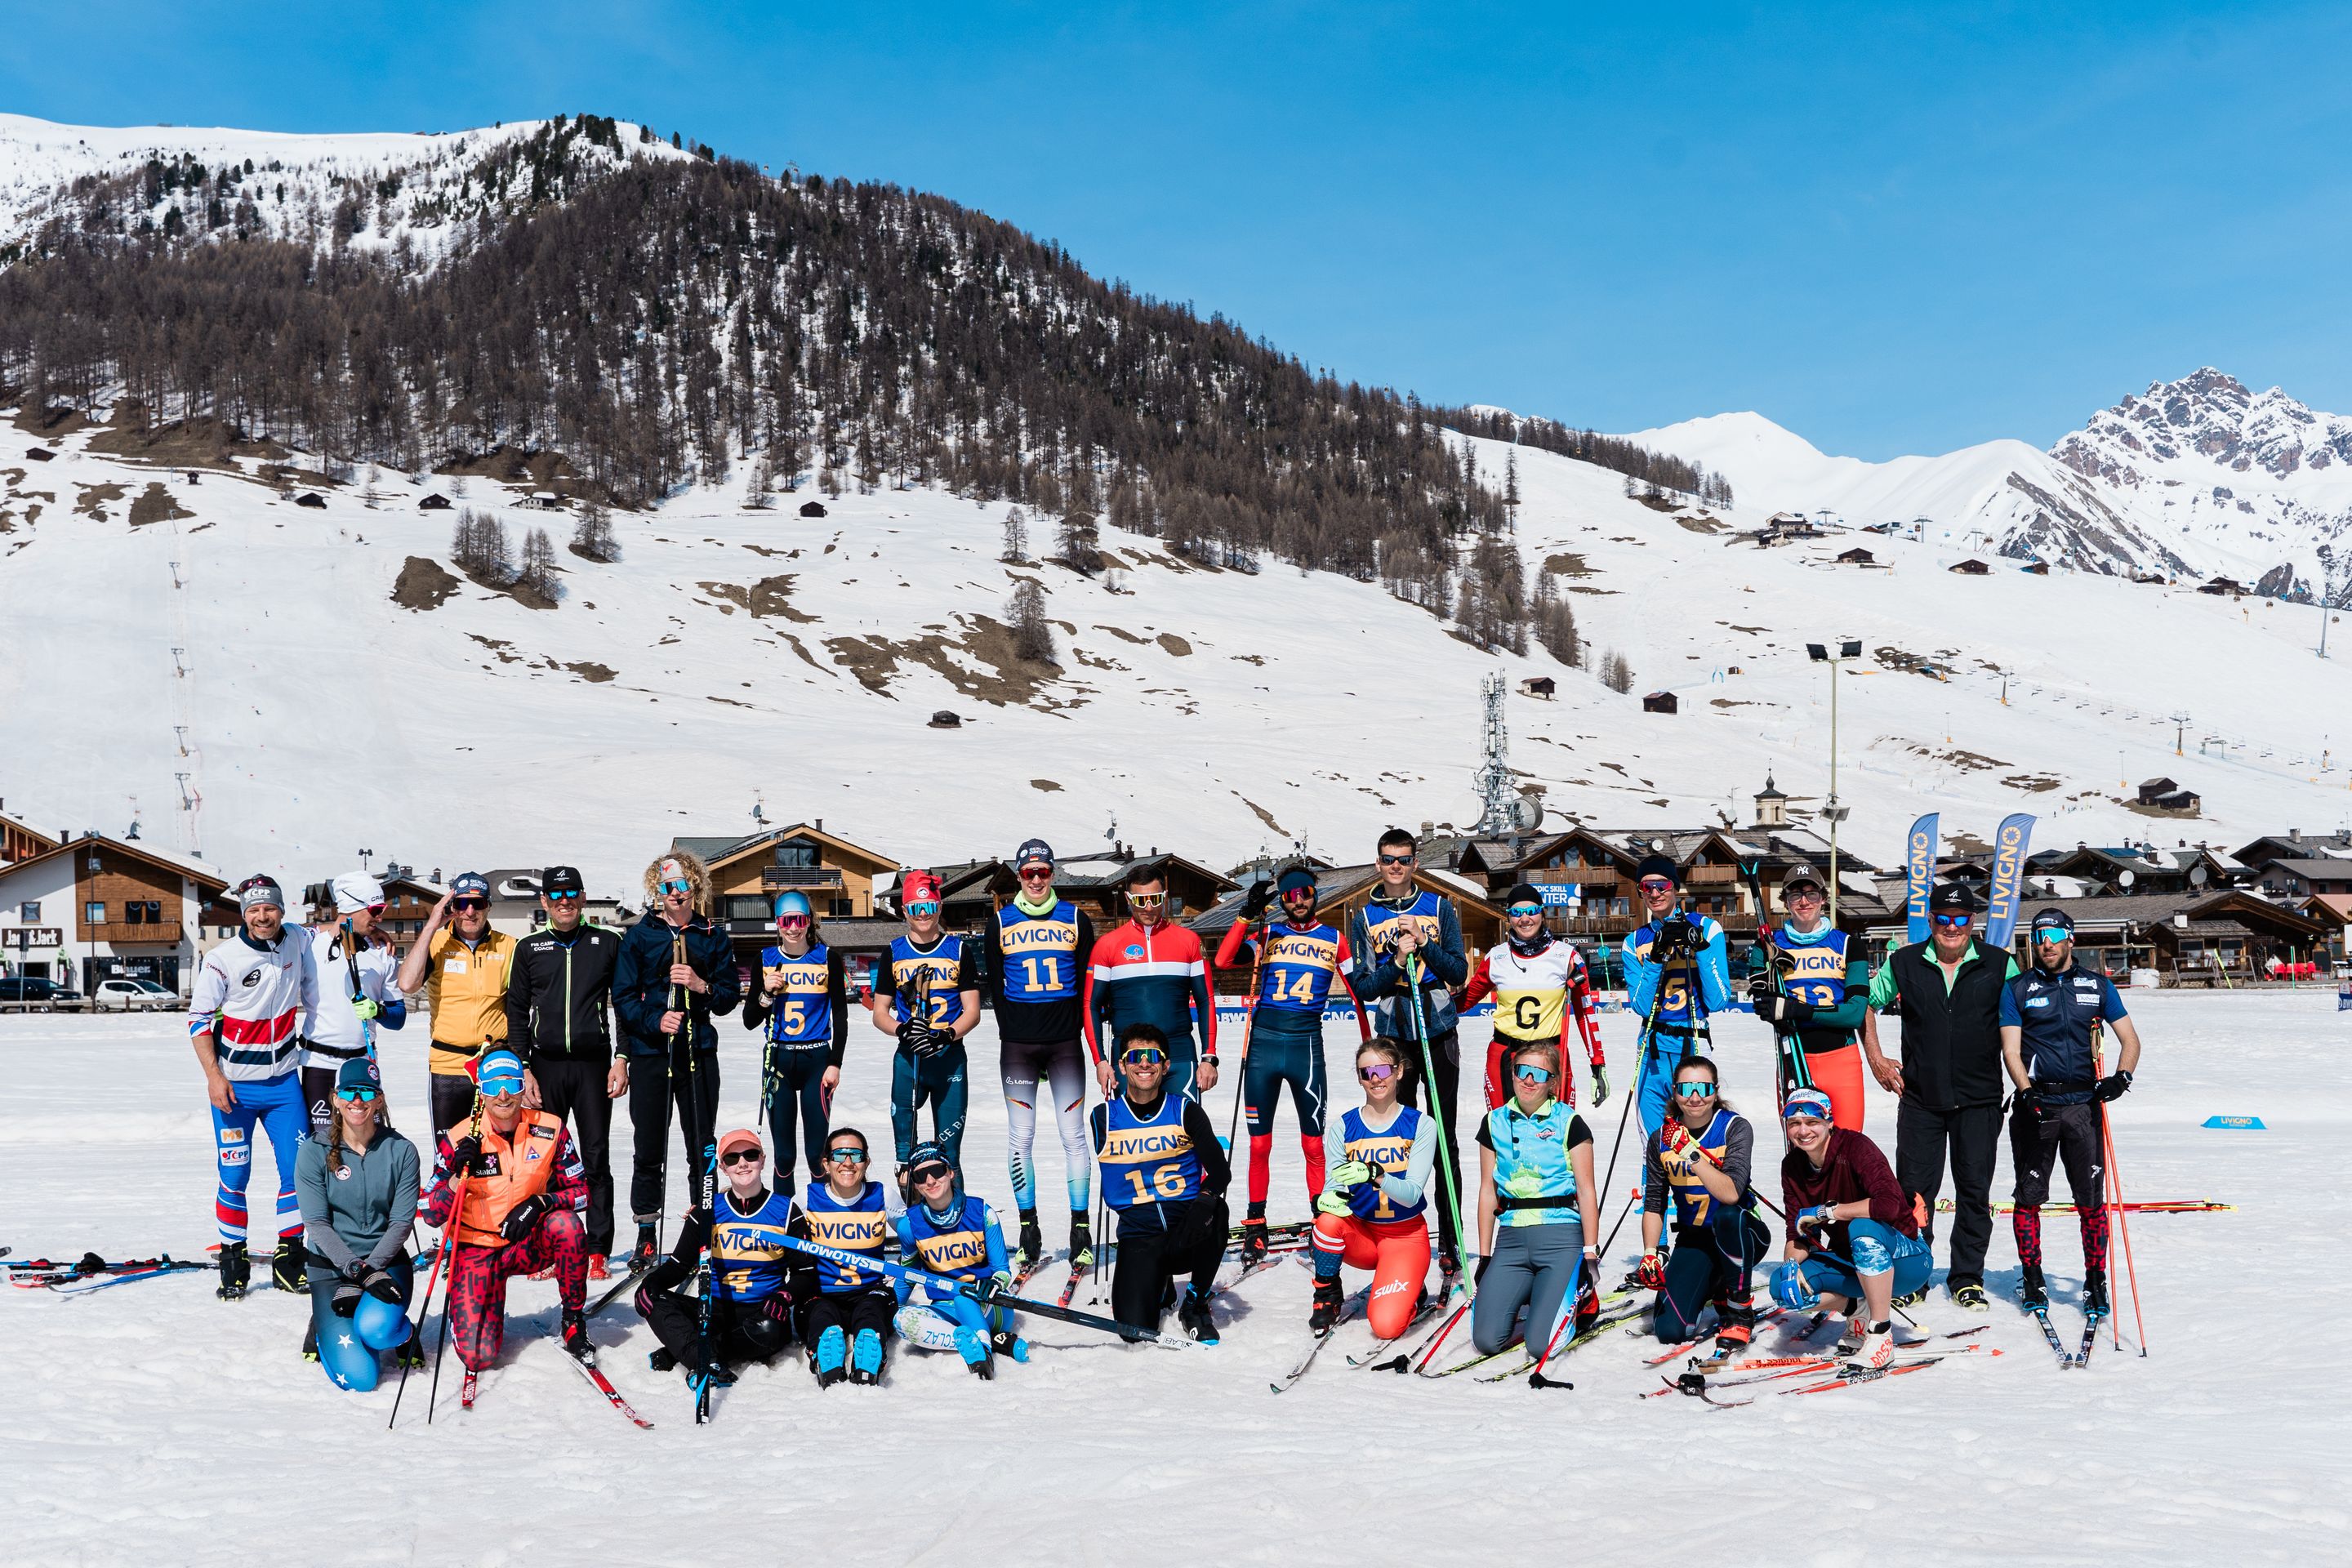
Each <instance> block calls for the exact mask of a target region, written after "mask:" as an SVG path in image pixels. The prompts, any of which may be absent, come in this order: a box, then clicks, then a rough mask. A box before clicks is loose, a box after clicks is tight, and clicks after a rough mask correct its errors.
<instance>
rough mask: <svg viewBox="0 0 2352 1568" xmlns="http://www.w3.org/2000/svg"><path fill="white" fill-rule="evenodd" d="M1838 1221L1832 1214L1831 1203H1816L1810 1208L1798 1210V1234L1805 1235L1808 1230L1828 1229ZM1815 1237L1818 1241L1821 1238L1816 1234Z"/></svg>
mask: <svg viewBox="0 0 2352 1568" xmlns="http://www.w3.org/2000/svg"><path fill="white" fill-rule="evenodd" d="M1836 1223H1837V1221H1836V1220H1835V1219H1833V1218H1832V1217H1831V1216H1830V1205H1827V1204H1815V1205H1813V1206H1812V1207H1811V1208H1809V1209H1799V1210H1798V1211H1797V1234H1798V1235H1799V1236H1803V1235H1804V1234H1805V1233H1806V1232H1808V1231H1827V1230H1828V1229H1829V1227H1830V1226H1833V1225H1835V1224H1836ZM1813 1239H1814V1240H1816V1241H1818V1240H1820V1239H1821V1238H1820V1237H1819V1236H1816V1237H1814V1238H1813Z"/></svg>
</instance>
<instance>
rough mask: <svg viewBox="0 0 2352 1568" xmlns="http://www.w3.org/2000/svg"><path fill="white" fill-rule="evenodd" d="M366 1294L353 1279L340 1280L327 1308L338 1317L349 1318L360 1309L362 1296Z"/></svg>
mask: <svg viewBox="0 0 2352 1568" xmlns="http://www.w3.org/2000/svg"><path fill="white" fill-rule="evenodd" d="M366 1294H367V1292H366V1291H364V1290H362V1289H360V1288H359V1286H358V1285H357V1284H355V1283H354V1282H352V1280H349V1279H341V1280H338V1281H336V1283H335V1292H334V1295H333V1296H332V1297H331V1298H330V1299H329V1300H328V1302H327V1310H329V1311H331V1312H332V1313H334V1315H335V1316H337V1317H338V1318H348V1317H350V1316H351V1315H352V1313H353V1312H356V1311H358V1310H360V1298H361V1297H362V1296H364V1295H366Z"/></svg>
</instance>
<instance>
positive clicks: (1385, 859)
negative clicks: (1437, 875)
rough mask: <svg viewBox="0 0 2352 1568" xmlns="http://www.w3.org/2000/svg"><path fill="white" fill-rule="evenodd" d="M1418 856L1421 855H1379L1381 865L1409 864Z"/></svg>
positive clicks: (1418, 857)
mask: <svg viewBox="0 0 2352 1568" xmlns="http://www.w3.org/2000/svg"><path fill="white" fill-rule="evenodd" d="M1420 858H1421V857H1420V856H1418V855H1383V856H1381V865H1383V866H1410V865H1412V863H1413V862H1414V861H1415V860H1418V859H1420Z"/></svg>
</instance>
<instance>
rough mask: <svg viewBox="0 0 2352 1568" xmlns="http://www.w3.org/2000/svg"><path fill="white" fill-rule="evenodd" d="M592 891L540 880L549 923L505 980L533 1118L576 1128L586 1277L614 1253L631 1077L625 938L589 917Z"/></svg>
mask: <svg viewBox="0 0 2352 1568" xmlns="http://www.w3.org/2000/svg"><path fill="white" fill-rule="evenodd" d="M585 905H586V891H585V889H584V888H583V886H582V884H581V880H580V873H579V871H578V870H577V869H575V868H572V867H570V866H550V867H549V868H547V869H546V871H545V872H543V873H542V874H541V877H540V879H539V907H540V908H541V910H544V911H546V915H547V924H546V925H545V926H544V927H542V928H541V929H540V930H538V931H533V932H531V933H530V935H529V936H527V937H524V938H523V939H522V940H521V941H520V942H517V943H516V944H515V952H514V957H513V959H512V960H511V961H510V962H509V966H508V971H507V1003H506V1005H507V1045H508V1047H509V1048H511V1049H512V1050H513V1051H514V1052H515V1053H516V1054H517V1055H519V1056H520V1057H521V1058H522V1060H523V1074H522V1102H523V1105H524V1107H525V1108H526V1109H528V1110H545V1111H548V1112H550V1113H551V1114H553V1115H556V1116H568V1117H570V1118H571V1119H572V1147H573V1148H575V1149H577V1150H579V1152H580V1163H581V1164H582V1166H583V1167H584V1168H585V1169H586V1171H587V1173H588V1213H587V1215H586V1218H587V1222H588V1278H589V1279H604V1277H605V1275H606V1273H607V1272H608V1270H607V1268H606V1265H605V1258H607V1257H608V1256H609V1255H610V1254H611V1252H612V1250H613V1101H614V1100H618V1099H619V1098H620V1097H621V1096H622V1095H624V1094H626V1093H627V1092H628V1089H629V1068H628V1065H627V1063H625V1062H623V1061H616V1060H614V1057H613V1028H612V1021H611V1020H612V1005H613V976H614V973H615V972H616V971H617V969H618V967H619V963H620V958H621V938H620V933H618V932H617V931H607V930H605V929H604V927H603V926H600V925H597V924H594V923H593V922H592V921H588V920H587V919H585V918H584V910H585Z"/></svg>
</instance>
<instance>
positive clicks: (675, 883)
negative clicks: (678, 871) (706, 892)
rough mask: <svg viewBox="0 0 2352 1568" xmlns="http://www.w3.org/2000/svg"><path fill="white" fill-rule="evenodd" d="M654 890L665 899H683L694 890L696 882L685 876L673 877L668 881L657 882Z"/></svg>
mask: <svg viewBox="0 0 2352 1568" xmlns="http://www.w3.org/2000/svg"><path fill="white" fill-rule="evenodd" d="M654 890H655V891H656V892H658V893H659V894H661V896H662V897H663V898H665V899H682V898H684V897H686V896H687V895H688V893H691V892H692V891H694V884H693V883H691V882H689V881H687V880H686V879H684V878H680V877H672V878H671V879H669V880H668V881H667V882H661V883H657V884H656V886H655V889H654Z"/></svg>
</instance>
